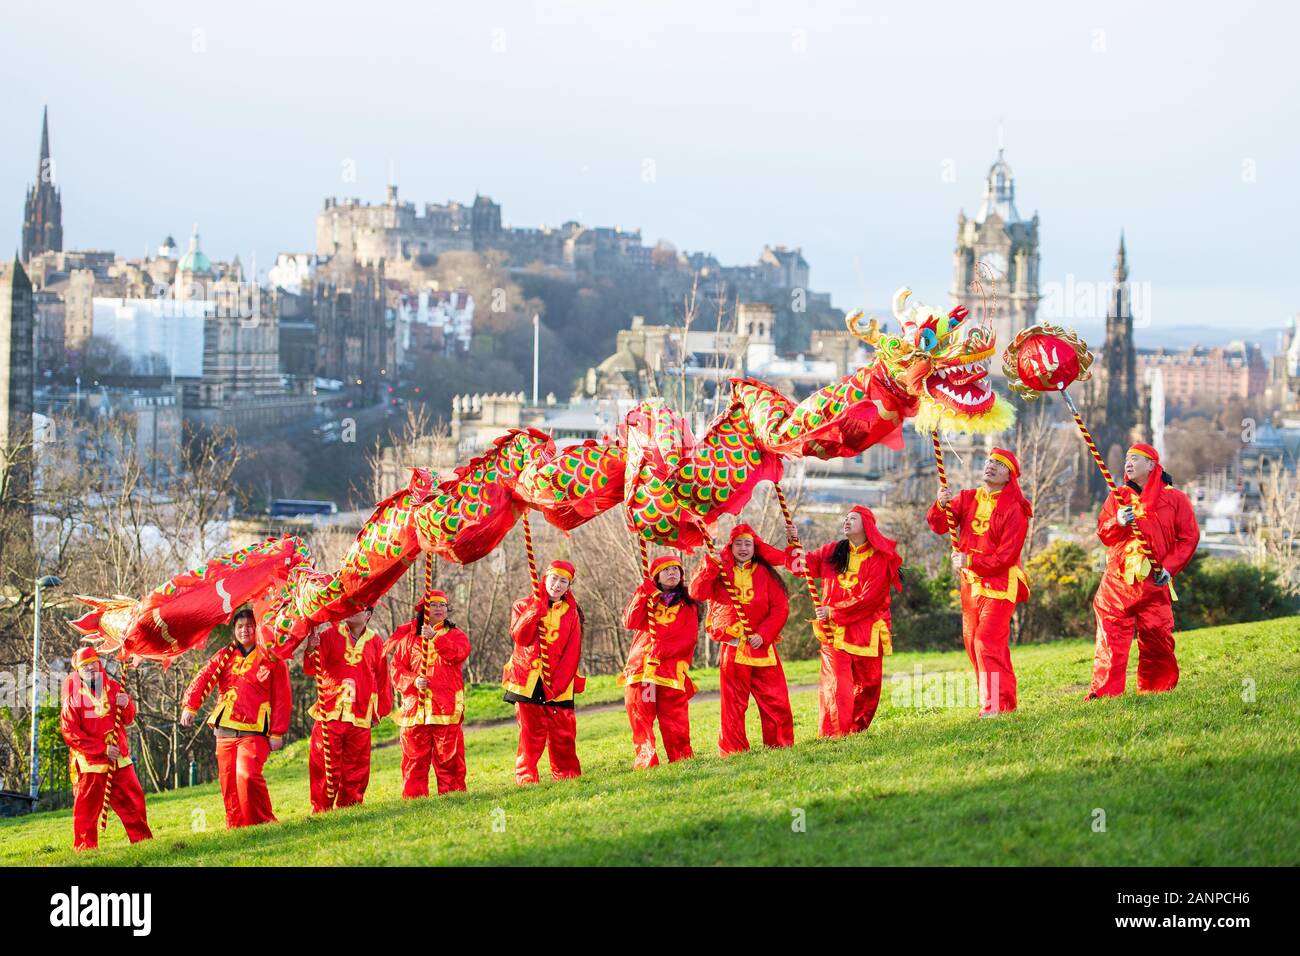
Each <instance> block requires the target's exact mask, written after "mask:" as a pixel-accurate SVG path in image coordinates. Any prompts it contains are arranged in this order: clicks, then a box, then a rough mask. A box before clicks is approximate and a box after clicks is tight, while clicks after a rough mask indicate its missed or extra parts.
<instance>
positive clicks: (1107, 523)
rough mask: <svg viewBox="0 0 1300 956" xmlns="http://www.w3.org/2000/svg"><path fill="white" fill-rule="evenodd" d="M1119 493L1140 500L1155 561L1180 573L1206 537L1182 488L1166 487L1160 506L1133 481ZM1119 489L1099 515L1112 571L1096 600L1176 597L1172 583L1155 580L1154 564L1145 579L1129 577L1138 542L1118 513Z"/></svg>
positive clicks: (1119, 604) (1137, 510)
mask: <svg viewBox="0 0 1300 956" xmlns="http://www.w3.org/2000/svg"><path fill="white" fill-rule="evenodd" d="M1116 495H1118V496H1120V497H1121V498H1122V499H1123V503H1124V504H1126V505H1127V504H1131V505H1133V506H1134V514H1135V515H1137V525H1138V527H1139V528H1141V529H1142V533H1143V534H1144V535H1145V536H1146V539H1147V542H1148V543H1149V544H1150V545H1151V552H1152V557H1153V558H1154V560H1155V563H1156V564H1158V565H1159V566H1160V567H1162V568H1164V569H1165V570H1166V571H1168V572H1169V573H1170V574H1171V575H1175V576H1176V575H1178V574H1179V573H1180V572H1181V571H1182V570H1183V568H1185V567H1187V565H1188V562H1190V561H1191V560H1192V556H1193V555H1195V554H1196V546H1197V544H1199V543H1200V540H1201V532H1200V529H1199V528H1198V527H1197V525H1196V513H1195V511H1193V510H1192V503H1191V502H1190V501H1189V500H1188V499H1187V495H1185V494H1183V493H1182V492H1181V491H1179V490H1178V489H1177V488H1172V487H1165V488H1163V489H1162V490H1161V492H1160V498H1159V501H1158V503H1157V505H1156V507H1155V509H1154V512H1151V511H1148V510H1147V509H1146V507H1145V506H1144V505H1143V503H1142V501H1141V499H1140V496H1139V495H1138V493H1137V492H1135V491H1134V490H1133V489H1132V488H1129V487H1128V486H1124V487H1122V488H1120V489H1119V491H1118V492H1116ZM1116 495H1111V496H1110V497H1109V498H1107V499H1106V503H1105V504H1104V505H1102V506H1101V513H1100V514H1099V515H1098V516H1097V537H1098V538H1100V539H1101V543H1102V544H1104V545H1105V546H1106V572H1105V574H1103V575H1102V579H1101V585H1100V586H1099V587H1098V588H1097V597H1096V599H1095V600H1094V602H1093V603H1094V604H1095V605H1097V606H1102V607H1107V606H1109V607H1110V608H1112V609H1114V610H1121V609H1127V608H1131V607H1132V606H1133V605H1135V604H1137V603H1138V602H1139V601H1141V600H1143V599H1144V598H1150V597H1160V596H1163V598H1162V599H1163V600H1166V601H1168V600H1170V593H1169V588H1168V587H1159V586H1157V585H1156V584H1155V583H1154V582H1153V581H1152V578H1154V577H1155V573H1154V569H1152V573H1149V574H1148V575H1147V576H1146V578H1145V579H1138V578H1137V577H1134V578H1133V580H1132V581H1129V580H1127V579H1126V578H1127V576H1126V574H1125V568H1126V565H1127V564H1129V560H1130V559H1129V555H1130V553H1131V552H1130V549H1131V548H1133V545H1132V544H1131V542H1132V541H1133V532H1132V531H1131V530H1130V527H1131V526H1128V525H1122V524H1120V523H1119V521H1117V520H1116V517H1115V514H1116V512H1117V511H1118V510H1119V505H1118V504H1117V503H1116Z"/></svg>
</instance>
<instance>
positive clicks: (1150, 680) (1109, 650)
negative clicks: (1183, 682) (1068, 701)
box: [1088, 579, 1178, 699]
mask: <svg viewBox="0 0 1300 956" xmlns="http://www.w3.org/2000/svg"><path fill="white" fill-rule="evenodd" d="M1101 587H1102V588H1105V587H1106V582H1105V580H1104V579H1103V581H1102V585H1101ZM1102 597H1103V595H1102V592H1101V590H1100V589H1099V590H1098V593H1097V601H1095V602H1094V603H1093V609H1094V610H1095V611H1096V613H1097V646H1096V648H1095V650H1094V651H1093V661H1092V688H1091V690H1089V692H1088V697H1089V699H1091V698H1094V697H1118V696H1119V695H1120V694H1122V693H1124V684H1125V681H1126V680H1127V678H1128V655H1129V650H1130V649H1131V648H1132V646H1133V635H1134V633H1136V634H1137V641H1138V667H1137V684H1138V691H1139V692H1143V691H1164V690H1173V689H1174V688H1175V687H1177V686H1178V660H1177V659H1176V658H1175V657H1174V609H1173V605H1172V604H1170V601H1169V591H1168V589H1165V588H1161V589H1159V590H1156V589H1154V588H1152V589H1146V590H1144V591H1143V592H1142V596H1141V598H1139V599H1138V600H1137V601H1135V602H1134V603H1133V604H1131V605H1129V606H1128V607H1124V606H1122V605H1118V604H1117V603H1116V602H1110V601H1103V600H1102Z"/></svg>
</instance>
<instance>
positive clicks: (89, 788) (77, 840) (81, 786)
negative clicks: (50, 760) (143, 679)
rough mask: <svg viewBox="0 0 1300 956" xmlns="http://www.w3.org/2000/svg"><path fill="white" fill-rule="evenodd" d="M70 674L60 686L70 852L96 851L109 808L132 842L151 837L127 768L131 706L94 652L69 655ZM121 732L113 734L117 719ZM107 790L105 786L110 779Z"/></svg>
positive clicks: (141, 801) (140, 797) (131, 768)
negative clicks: (69, 783) (69, 787)
mask: <svg viewBox="0 0 1300 956" xmlns="http://www.w3.org/2000/svg"><path fill="white" fill-rule="evenodd" d="M72 668H73V670H72V673H71V674H69V675H68V676H67V677H66V678H65V679H64V681H63V693H62V697H61V702H62V706H61V707H60V709H59V729H60V730H61V731H62V732H63V739H64V741H65V742H66V743H67V745H68V764H69V770H70V771H71V776H72V848H73V849H74V850H93V849H95V848H97V847H98V846H99V818H100V815H101V813H102V812H103V809H104V789H105V787H106V786H107V787H108V791H109V793H108V803H109V806H111V807H112V808H113V811H114V812H115V813H116V814H117V815H118V817H119V818H120V819H121V821H122V825H123V826H124V827H126V836H127V839H128V840H130V841H131V842H132V843H139V842H140V841H141V840H148V839H149V838H150V837H152V836H153V833H152V832H150V830H149V821H148V819H146V816H145V809H144V791H143V790H142V789H140V781H139V779H138V778H137V777H136V775H135V767H134V766H133V765H132V763H131V751H130V747H129V745H128V741H127V734H126V728H127V726H128V725H129V724H130V723H131V722H132V721H133V720H135V701H133V700H132V699H131V697H130V695H129V694H127V692H126V691H125V690H124V689H123V687H122V685H121V684H119V683H118V682H117V681H115V680H114V679H113V678H111V677H109V676H108V672H107V671H106V670H104V665H103V664H101V663H100V661H99V655H98V654H97V653H96V652H95V649H94V648H93V647H79V648H77V652H76V653H75V654H73V655H72ZM119 713H120V714H121V717H122V720H121V724H122V733H121V736H120V737H119V736H118V734H117V724H118V720H117V718H118V714H119ZM110 776H111V777H112V780H113V782H112V785H111V786H108V780H109V777H110Z"/></svg>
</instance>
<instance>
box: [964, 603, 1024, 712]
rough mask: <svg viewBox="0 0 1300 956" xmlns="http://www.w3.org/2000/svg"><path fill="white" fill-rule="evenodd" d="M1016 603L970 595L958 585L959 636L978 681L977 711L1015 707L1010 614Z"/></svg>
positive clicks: (1013, 708)
mask: <svg viewBox="0 0 1300 956" xmlns="http://www.w3.org/2000/svg"><path fill="white" fill-rule="evenodd" d="M1015 610H1016V605H1015V603H1014V602H1012V601H1004V600H1000V599H998V598H991V597H983V596H981V597H972V596H971V593H970V586H969V585H968V584H966V583H965V582H964V581H963V582H962V586H961V639H962V642H963V643H964V644H965V645H966V656H967V657H969V658H970V662H971V664H972V665H973V666H974V667H975V679H976V680H977V681H978V682H979V691H980V713H982V714H999V713H1002V712H1004V711H1009V710H1015V709H1016V672H1015V671H1014V670H1012V668H1011V647H1010V641H1011V615H1012V614H1013V613H1015Z"/></svg>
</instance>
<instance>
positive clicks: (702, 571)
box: [690, 523, 794, 757]
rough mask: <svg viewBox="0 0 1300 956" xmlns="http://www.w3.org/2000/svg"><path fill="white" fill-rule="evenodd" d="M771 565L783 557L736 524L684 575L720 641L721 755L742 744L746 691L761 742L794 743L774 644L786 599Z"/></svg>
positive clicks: (786, 610)
mask: <svg viewBox="0 0 1300 956" xmlns="http://www.w3.org/2000/svg"><path fill="white" fill-rule="evenodd" d="M773 563H777V564H781V565H784V564H785V555H784V554H783V553H782V552H781V551H780V550H779V549H777V548H774V547H772V546H771V545H769V544H768V543H767V542H766V541H764V540H763V539H762V538H760V537H759V536H758V535H757V534H756V533H755V531H754V529H753V528H751V527H750V526H749V525H747V524H744V523H741V524H738V525H736V526H735V527H734V528H732V529H731V538H730V540H729V542H728V545H727V549H726V550H725V551H723V553H722V559H721V561H720V562H719V561H717V560H715V559H714V558H713V556H712V555H709V556H707V557H705V559H704V560H703V561H702V562H700V566H699V567H698V568H696V569H695V574H694V576H693V577H692V578H691V590H690V593H691V597H693V598H695V599H696V600H697V601H708V602H709V614H708V618H707V620H706V621H705V632H706V633H707V634H708V635H709V637H710V638H712V639H713V640H715V641H718V642H719V643H721V644H722V659H721V662H720V665H719V669H718V670H719V673H718V677H719V683H720V685H721V697H722V729H721V731H720V732H719V734H718V752H719V753H721V754H722V755H723V756H724V757H725V756H726V755H727V754H733V753H739V752H740V751H743V750H748V749H749V737H748V736H747V735H746V733H745V712H746V711H747V710H748V709H749V697H750V695H751V694H752V695H753V697H754V700H755V701H756V702H757V703H758V717H759V721H760V723H761V724H762V726H763V744H764V745H765V746H767V747H789V746H790V745H791V744H793V743H794V717H793V716H791V713H790V691H789V689H788V688H787V686H786V682H785V670H784V668H782V666H781V656H780V655H779V654H778V653H777V650H776V644H777V642H778V641H779V640H781V628H782V627H784V626H785V622H786V618H787V617H789V614H790V601H789V599H788V598H787V596H786V590H785V582H783V581H782V580H781V575H780V574H779V573H777V570H776V568H774V567H773V566H772V565H773ZM728 584H730V587H728ZM737 608H739V609H740V611H741V614H737V613H736V612H737ZM742 614H743V618H744V620H743V621H742V619H741V616H742ZM746 625H748V628H746Z"/></svg>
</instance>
